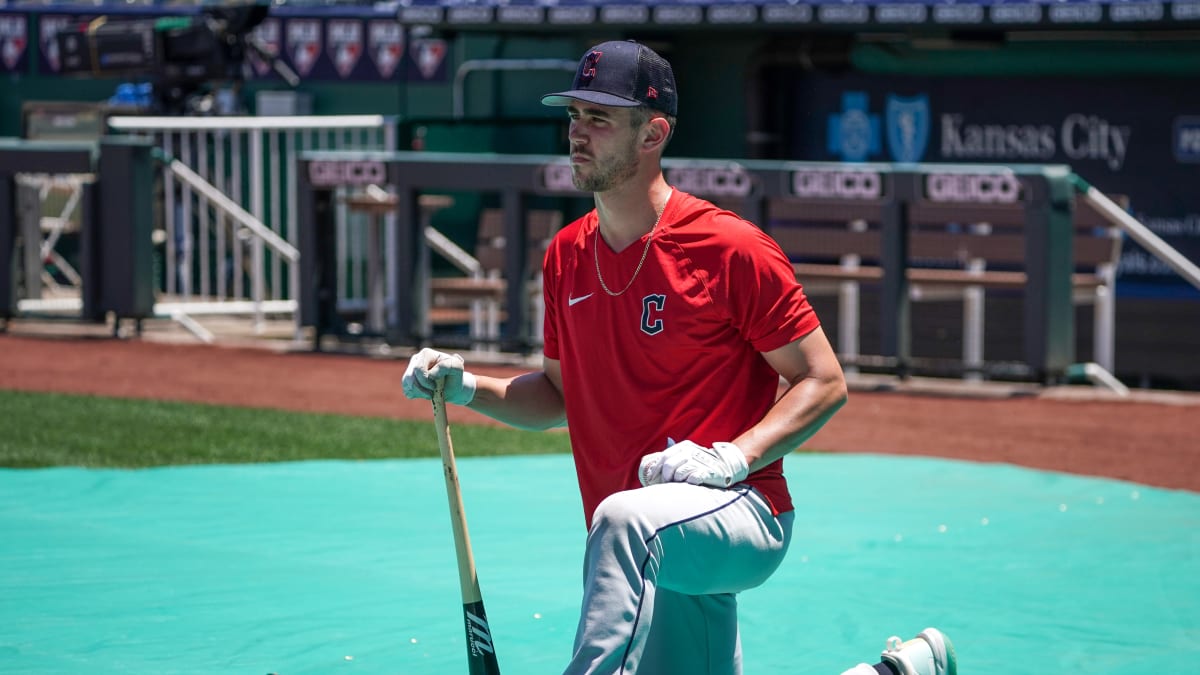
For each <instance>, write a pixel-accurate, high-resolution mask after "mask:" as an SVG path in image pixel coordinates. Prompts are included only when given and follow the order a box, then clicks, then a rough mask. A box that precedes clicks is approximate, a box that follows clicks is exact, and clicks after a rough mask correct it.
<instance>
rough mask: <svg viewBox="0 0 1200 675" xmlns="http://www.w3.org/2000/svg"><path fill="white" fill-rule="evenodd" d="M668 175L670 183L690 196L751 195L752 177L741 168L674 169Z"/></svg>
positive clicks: (668, 170) (668, 171) (669, 170)
mask: <svg viewBox="0 0 1200 675" xmlns="http://www.w3.org/2000/svg"><path fill="white" fill-rule="evenodd" d="M666 173H667V182H668V183H670V184H671V185H674V186H675V187H677V188H679V189H680V190H682V191H684V192H688V193H690V194H694V195H705V196H716V197H730V196H732V197H745V196H746V195H748V194H750V188H751V185H750V176H749V175H748V174H747V173H746V172H745V171H744V170H742V169H741V168H739V167H730V168H699V167H673V168H670V169H667V172H666Z"/></svg>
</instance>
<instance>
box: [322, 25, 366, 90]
mask: <svg viewBox="0 0 1200 675" xmlns="http://www.w3.org/2000/svg"><path fill="white" fill-rule="evenodd" d="M364 42H365V41H364V40H363V22H362V20H361V19H330V20H329V22H328V23H326V24H325V55H326V56H328V57H329V60H330V62H331V63H333V70H334V71H335V72H336V73H337V76H338V77H339V78H340V79H343V80H345V79H348V78H349V77H350V76H351V75H353V74H354V69H355V68H356V67H358V63H359V61H360V60H361V59H362V55H363V49H364Z"/></svg>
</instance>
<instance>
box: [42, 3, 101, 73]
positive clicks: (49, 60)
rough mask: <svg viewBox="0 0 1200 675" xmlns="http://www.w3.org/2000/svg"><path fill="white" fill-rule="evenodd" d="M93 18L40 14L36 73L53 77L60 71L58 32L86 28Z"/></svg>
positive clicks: (81, 15) (78, 15)
mask: <svg viewBox="0 0 1200 675" xmlns="http://www.w3.org/2000/svg"><path fill="white" fill-rule="evenodd" d="M93 18H95V17H93V16H92V15H90V14H42V15H40V16H38V45H39V46H40V47H41V49H39V50H38V72H39V73H42V74H43V75H53V74H57V73H59V72H60V71H62V56H61V55H60V54H59V53H58V40H56V39H55V36H56V35H58V32H59V31H60V30H63V29H64V28H70V29H72V30H74V29H76V28H79V27H81V26H87V24H88V23H89V22H91V20H92V19H93Z"/></svg>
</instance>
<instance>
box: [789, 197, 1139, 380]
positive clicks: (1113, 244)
mask: <svg viewBox="0 0 1200 675" xmlns="http://www.w3.org/2000/svg"><path fill="white" fill-rule="evenodd" d="M951 213H954V214H956V217H959V218H961V213H962V208H961V206H959V207H957V210H956V211H951V209H949V208H944V207H940V206H938V205H930V204H913V205H910V207H909V211H908V212H907V217H908V251H907V260H908V269H907V271H906V276H907V279H908V282H909V288H910V297H911V298H912V299H914V300H920V299H931V298H942V299H945V298H948V297H949V298H955V297H957V298H961V299H962V301H963V303H964V345H963V360H964V362H965V364H966V365H967V367H968V369H978V368H979V367H980V366H981V365H982V363H981V362H982V353H983V347H982V342H983V325H982V322H983V297H984V296H983V291H984V290H987V289H995V290H1006V291H1012V290H1023V289H1025V288H1026V287H1027V282H1028V277H1027V274H1026V272H1025V270H1024V267H1025V256H1026V250H1025V246H1026V241H1025V234H1024V226H1025V222H1024V211H1023V209H1022V208H1020V207H1014V206H1013V205H988V204H982V205H979V206H978V208H975V207H974V206H973V207H972V212H971V213H972V221H973V222H970V223H962V222H958V223H956V222H953V220H952V219H951V218H950V215H951ZM766 214H767V215H766V227H765V229H766V231H767V232H768V234H770V235H771V236H772V237H773V238H774V239H775V240H776V241H777V242H778V243H779V245H780V247H781V248H782V249H783V251H784V252H785V253H786V254H787V255H788V257H789V258H790V259H791V260H792V261H793V269H794V270H795V273H796V278H797V279H798V280H799V281H800V282H801V283H803V284H804V285H805V287H806V289H807V290H808V292H809V293H810V294H813V295H817V294H823V293H835V294H837V295H838V296H839V308H840V309H839V334H838V351H839V353H840V354H841V355H842V356H843V358H845V359H846V360H847V361H848V362H851V363H852V362H853V361H854V360H855V359H856V358H857V356H858V335H857V333H858V330H859V321H858V316H859V307H858V297H859V289H860V286H863V285H875V284H879V283H881V281H882V279H883V268H882V267H881V266H880V265H881V262H880V261H881V257H882V240H883V237H882V231H881V229H880V223H879V222H878V221H879V217H878V216H877V215H872V213H871V211H870V210H869V209H867V210H864V211H863V213H862V214H861V215H862V217H861V218H857V219H854V220H850V221H846V220H842V221H838V220H836V219H834V218H832V217H831V216H832V214H831V213H827V212H825V211H814V210H813V209H811V208H809V206H808V205H803V204H798V203H796V202H794V201H791V200H773V201H771V202H770V203H768V205H767V209H766ZM1072 226H1073V233H1072V247H1073V248H1072V257H1073V258H1074V266H1075V269H1074V270H1073V272H1072V275H1071V285H1072V288H1073V289H1074V292H1073V298H1074V302H1075V303H1076V304H1092V305H1093V306H1094V307H1095V310H1094V324H1095V330H1094V345H1093V351H1094V354H1093V358H1094V360H1095V361H1096V362H1098V363H1100V365H1102V366H1103V367H1105V368H1106V369H1109V370H1111V369H1112V354H1113V333H1114V329H1113V322H1114V321H1115V306H1114V302H1113V300H1114V290H1115V276H1116V266H1117V263H1118V261H1119V258H1120V252H1121V235H1120V232H1119V230H1117V228H1116V227H1114V226H1113V225H1111V224H1110V223H1108V222H1107V221H1106V220H1105V219H1104V218H1103V217H1102V216H1101V215H1100V214H1099V213H1097V212H1096V211H1094V210H1093V209H1092V208H1090V207H1089V206H1088V205H1087V204H1086V202H1083V201H1082V200H1079V201H1077V202H1076V205H1075V211H1074V218H1073V221H1072Z"/></svg>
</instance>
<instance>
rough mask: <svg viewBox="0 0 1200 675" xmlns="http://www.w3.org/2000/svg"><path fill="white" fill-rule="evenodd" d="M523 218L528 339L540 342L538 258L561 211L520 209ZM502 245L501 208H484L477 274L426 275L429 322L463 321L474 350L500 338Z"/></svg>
mask: <svg viewBox="0 0 1200 675" xmlns="http://www.w3.org/2000/svg"><path fill="white" fill-rule="evenodd" d="M525 218H526V221H525V227H526V251H525V260H526V268H527V273H526V279H525V284H526V293H525V294H524V297H525V298H526V301H527V302H528V303H529V307H530V309H531V310H532V311H530V312H528V313H527V316H529V326H528V328H529V334H530V335H531V336H532V339H533V341H534V342H536V343H537V344H540V343H541V338H542V321H543V317H544V315H545V308H544V305H543V302H542V283H541V276H542V259H543V258H544V257H545V255H546V248H547V247H548V246H549V245H550V240H551V239H552V238H553V237H554V234H555V233H556V232H558V230H559V229H560V228H561V227H562V213H561V212H559V211H556V210H549V209H533V210H530V211H529V212H527V213H526V216H525ZM507 248H508V242H507V241H506V238H505V233H504V212H503V210H501V209H484V210H483V211H482V212H481V213H480V219H479V229H478V233H477V236H476V245H475V251H474V257H475V258H476V260H478V262H479V266H480V272H479V274H478V275H477V276H446V277H434V278H432V279H430V280H429V293H430V315H429V316H430V321H431V322H432V323H433V324H435V325H450V324H451V323H457V324H465V325H467V326H469V332H470V335H471V337H472V338H473V339H475V340H478V341H479V344H478V345H477V346H478V347H479V348H485V349H495V348H496V344H497V340H498V339H499V337H500V324H501V322H503V321H505V320H506V319H507V317H508V315H507V313H506V312H505V311H504V302H505V296H506V294H507V292H508V281H507V280H506V279H504V278H503V274H504V263H505V255H506V253H505V251H506V250H507ZM451 319H457V320H456V321H451Z"/></svg>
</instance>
